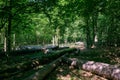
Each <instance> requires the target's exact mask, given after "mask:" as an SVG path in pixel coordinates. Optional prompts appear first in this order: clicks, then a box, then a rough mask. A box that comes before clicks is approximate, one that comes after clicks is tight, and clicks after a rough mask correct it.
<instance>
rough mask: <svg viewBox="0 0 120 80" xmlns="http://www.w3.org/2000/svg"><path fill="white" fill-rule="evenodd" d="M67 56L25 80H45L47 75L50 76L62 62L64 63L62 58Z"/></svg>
mask: <svg viewBox="0 0 120 80" xmlns="http://www.w3.org/2000/svg"><path fill="white" fill-rule="evenodd" d="M65 55H66V54H65ZM65 55H63V56H61V57H60V58H58V59H57V60H55V61H53V62H52V63H50V64H48V65H47V66H45V67H44V68H43V69H40V70H39V71H37V72H36V73H34V74H32V75H31V76H30V77H28V78H25V79H24V80H43V79H44V78H45V76H46V75H48V74H49V73H50V72H51V71H52V70H53V69H54V68H56V67H57V66H59V64H60V62H61V61H62V58H63V57H64V56H65Z"/></svg>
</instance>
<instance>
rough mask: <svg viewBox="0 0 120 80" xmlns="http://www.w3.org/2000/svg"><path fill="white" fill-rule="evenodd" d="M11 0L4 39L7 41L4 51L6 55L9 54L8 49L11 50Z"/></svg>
mask: <svg viewBox="0 0 120 80" xmlns="http://www.w3.org/2000/svg"><path fill="white" fill-rule="evenodd" d="M11 5H12V0H10V1H9V16H8V27H7V33H6V34H7V35H6V41H7V44H6V46H7V48H6V49H7V50H6V53H7V55H9V54H10V51H11V24H12V12H11V9H12V6H11Z"/></svg>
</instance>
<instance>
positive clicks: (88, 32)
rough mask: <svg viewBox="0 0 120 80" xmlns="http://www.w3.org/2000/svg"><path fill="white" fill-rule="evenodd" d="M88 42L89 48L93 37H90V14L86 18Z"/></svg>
mask: <svg viewBox="0 0 120 80" xmlns="http://www.w3.org/2000/svg"><path fill="white" fill-rule="evenodd" d="M86 42H87V48H90V45H91V39H90V27H89V16H88V17H87V18H86Z"/></svg>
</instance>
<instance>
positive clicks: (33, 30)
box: [0, 0, 120, 53]
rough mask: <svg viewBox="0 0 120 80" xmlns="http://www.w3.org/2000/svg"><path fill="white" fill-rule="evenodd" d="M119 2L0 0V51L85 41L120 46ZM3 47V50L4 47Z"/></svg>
mask: <svg viewBox="0 0 120 80" xmlns="http://www.w3.org/2000/svg"><path fill="white" fill-rule="evenodd" d="M119 4H120V1H119V0H115V1H113V0H80V1H79V0H73V1H70V0H57V1H56V0H20V1H15V0H9V1H7V0H5V1H4V0H1V1H0V30H1V32H0V34H1V35H0V36H1V47H3V44H4V49H5V48H6V50H5V51H8V52H7V53H9V52H10V50H12V48H13V47H15V46H17V45H27V44H45V43H51V42H53V43H54V44H55V45H59V44H60V43H69V42H76V41H81V40H82V41H86V43H87V46H88V48H90V47H91V46H102V45H112V46H119V45H120V44H119V43H120V27H119V26H120V20H119V18H118V17H120V10H119V7H120V5H119ZM5 45H6V46H5Z"/></svg>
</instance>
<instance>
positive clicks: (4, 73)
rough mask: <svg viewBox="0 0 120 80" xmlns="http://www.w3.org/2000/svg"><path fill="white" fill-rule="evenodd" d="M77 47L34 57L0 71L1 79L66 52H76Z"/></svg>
mask: <svg viewBox="0 0 120 80" xmlns="http://www.w3.org/2000/svg"><path fill="white" fill-rule="evenodd" d="M74 51H75V49H64V50H59V51H57V52H54V53H53V54H48V55H45V56H42V57H40V58H39V59H33V60H32V61H29V62H25V63H23V64H21V65H16V66H13V67H10V68H7V69H4V70H1V71H0V79H1V78H7V77H10V76H13V75H15V74H17V73H19V72H21V71H27V70H30V69H33V68H34V67H37V66H39V65H43V64H47V63H50V62H51V61H53V60H55V59H57V58H58V57H60V56H62V55H64V54H65V53H69V52H74Z"/></svg>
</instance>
